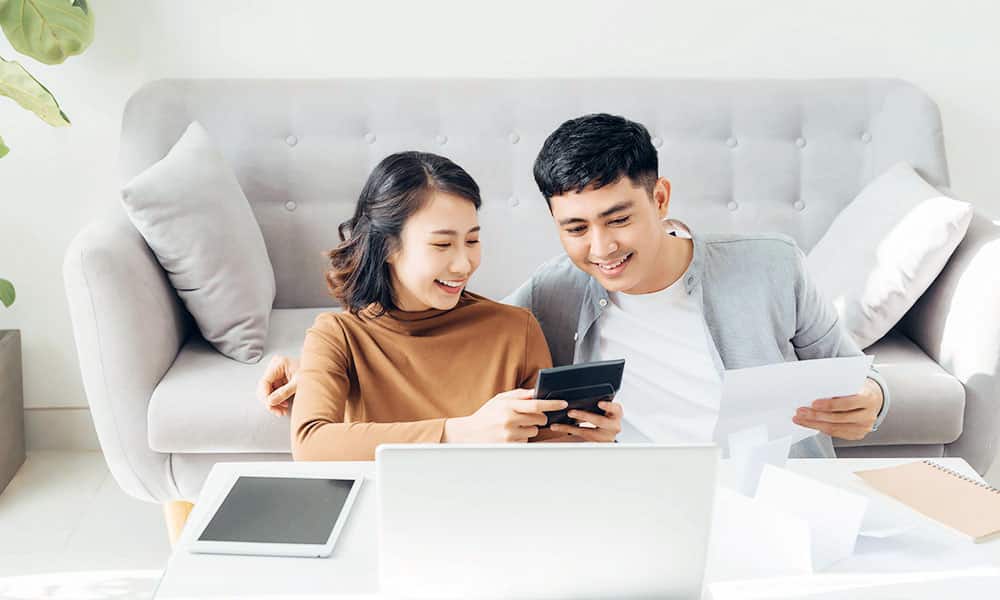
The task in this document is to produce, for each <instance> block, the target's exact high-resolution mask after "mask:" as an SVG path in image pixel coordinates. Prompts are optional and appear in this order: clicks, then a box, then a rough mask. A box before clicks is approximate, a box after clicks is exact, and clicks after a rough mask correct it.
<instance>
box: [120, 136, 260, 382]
mask: <svg viewBox="0 0 1000 600" xmlns="http://www.w3.org/2000/svg"><path fill="white" fill-rule="evenodd" d="M122 203H123V204H124V205H125V211H126V212H127V213H128V217H129V219H131V221H132V223H133V224H134V225H135V228H136V229H137V230H139V233H141V234H142V237H143V238H145V240H146V243H147V244H148V245H149V247H150V248H151V249H152V250H153V252H154V253H155V254H156V258H157V260H159V261H160V265H161V266H162V267H163V269H164V270H165V271H166V272H167V274H168V276H169V277H170V282H171V283H172V284H173V286H174V289H176V290H177V293H178V294H179V295H180V297H181V299H182V300H183V301H184V304H185V306H187V309H188V311H189V312H190V313H191V315H192V316H193V317H194V319H195V321H196V322H197V323H198V328H199V329H200V330H201V334H202V336H204V338H205V339H206V340H208V341H209V342H210V343H211V344H212V345H213V346H215V348H216V349H217V350H218V351H219V352H221V353H222V354H225V355H226V356H228V357H230V358H233V359H235V360H238V361H241V362H245V363H255V362H257V361H259V360H260V358H261V356H262V355H263V352H264V340H265V338H266V336H267V326H268V320H269V319H270V315H271V305H272V304H273V303H274V293H275V286H274V271H273V270H272V268H271V261H270V259H269V258H268V256H267V248H266V247H265V245H264V237H263V236H262V235H261V233H260V226H259V225H258V224H257V220H256V218H255V217H254V214H253V211H252V210H251V208H250V204H249V203H248V202H247V199H246V196H244V195H243V190H242V189H241V188H240V185H239V182H237V180H236V176H235V175H234V174H233V172H232V170H231V169H230V168H229V166H228V165H227V164H226V162H225V160H224V159H223V157H222V154H221V153H220V152H219V150H218V149H217V148H216V147H215V145H214V144H213V143H212V140H211V138H210V137H209V135H208V132H207V131H205V128H204V127H202V126H201V124H199V123H197V122H194V123H191V124H190V125H189V126H188V128H187V130H186V131H185V132H184V135H182V136H181V139H180V140H178V141H177V143H176V144H174V147H173V148H171V150H170V152H169V153H168V154H167V155H166V156H165V157H164V158H163V159H162V160H160V161H159V162H158V163H156V164H154V165H152V166H151V167H149V168H148V169H146V170H145V171H143V172H142V173H140V174H139V175H137V176H136V177H135V178H134V179H132V181H130V182H129V183H128V184H126V185H125V187H124V188H123V189H122Z"/></svg>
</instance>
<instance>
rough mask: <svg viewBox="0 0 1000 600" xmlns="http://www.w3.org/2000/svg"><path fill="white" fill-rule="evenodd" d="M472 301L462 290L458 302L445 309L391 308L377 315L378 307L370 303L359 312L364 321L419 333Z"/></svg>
mask: <svg viewBox="0 0 1000 600" xmlns="http://www.w3.org/2000/svg"><path fill="white" fill-rule="evenodd" d="M473 301H474V300H472V298H471V297H470V294H469V292H467V291H465V290H463V291H462V295H461V297H460V298H459V300H458V304H456V305H455V307H454V308H450V309H447V310H443V309H440V308H429V309H427V310H416V311H408V310H399V309H392V310H387V311H385V312H384V313H382V314H381V315H378V312H379V311H378V307H377V306H375V305H371V306H369V307H367V308H365V309H364V310H363V311H361V312H362V315H363V316H364V317H365V320H366V321H370V322H372V323H374V324H377V325H381V326H383V327H386V328H388V329H392V330H394V331H399V332H400V333H408V334H419V333H421V332H423V331H426V330H427V329H431V328H433V327H436V326H437V325H438V324H440V322H441V319H442V318H444V317H446V316H447V315H449V314H451V313H454V312H455V311H456V310H458V309H460V308H462V307H463V306H466V305H468V304H469V303H470V302H473ZM376 315H378V316H376Z"/></svg>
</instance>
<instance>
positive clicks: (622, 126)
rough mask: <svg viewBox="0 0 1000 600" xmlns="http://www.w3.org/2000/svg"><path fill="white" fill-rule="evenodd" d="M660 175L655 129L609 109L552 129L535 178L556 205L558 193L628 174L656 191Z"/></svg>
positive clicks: (600, 184) (613, 180)
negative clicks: (651, 131)
mask: <svg viewBox="0 0 1000 600" xmlns="http://www.w3.org/2000/svg"><path fill="white" fill-rule="evenodd" d="M657 176H658V164H657V159H656V149H655V148H653V142H652V140H651V139H650V137H649V131H647V130H646V128H645V127H643V126H642V125H641V124H639V123H636V122H635V121H629V120H628V119H626V118H625V117H619V116H615V115H609V114H605V113H600V114H593V115H585V116H583V117H579V118H576V119H570V120H569V121H566V122H565V123H563V124H562V125H560V126H559V128H558V129H556V130H555V131H553V132H552V135H550V136H549V137H548V138H547V139H546V140H545V143H544V144H542V149H541V151H540V152H539V153H538V158H536V159H535V183H536V184H538V189H539V191H541V192H542V195H543V196H545V201H546V202H548V203H549V208H550V209H551V208H552V204H551V199H552V197H553V196H558V195H560V194H565V193H566V192H582V191H583V190H584V189H586V188H587V187H588V186H590V187H593V188H602V187H604V186H606V185H611V184H614V183H617V182H618V181H619V180H620V179H621V178H622V177H628V178H629V180H631V182H632V184H633V185H640V186H643V187H645V188H646V190H647V192H648V193H649V194H650V195H652V193H653V187H654V186H655V185H656V178H657Z"/></svg>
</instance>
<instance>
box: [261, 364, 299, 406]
mask: <svg viewBox="0 0 1000 600" xmlns="http://www.w3.org/2000/svg"><path fill="white" fill-rule="evenodd" d="M298 370H299V361H297V360H295V359H294V358H290V357H288V356H279V355H274V356H272V357H271V362H270V363H269V364H268V365H267V371H266V372H265V373H264V376H263V377H261V378H260V381H259V382H258V383H257V399H258V400H260V402H262V403H263V404H264V406H265V407H266V408H267V409H268V410H269V411H271V412H272V413H274V414H275V415H276V416H279V417H280V416H284V415H287V414H288V413H289V412H290V411H291V409H292V400H293V399H294V396H295V391H296V390H297V389H298V382H297V381H296V379H295V377H296V375H297V373H298Z"/></svg>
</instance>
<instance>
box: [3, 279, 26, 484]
mask: <svg viewBox="0 0 1000 600" xmlns="http://www.w3.org/2000/svg"><path fill="white" fill-rule="evenodd" d="M14 298H15V293H14V285H13V284H11V282H9V281H7V280H6V279H0V304H3V305H4V306H5V307H10V305H11V304H13V303H14ZM21 377H22V375H21V332H20V331H18V330H16V329H8V330H0V492H2V491H3V490H4V488H6V487H7V484H8V483H10V480H11V478H13V477H14V474H15V473H17V470H18V469H19V468H21V465H22V464H24V456H25V444H24V396H23V383H22V380H21Z"/></svg>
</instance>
